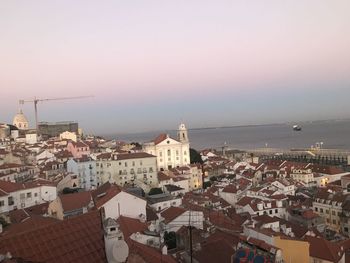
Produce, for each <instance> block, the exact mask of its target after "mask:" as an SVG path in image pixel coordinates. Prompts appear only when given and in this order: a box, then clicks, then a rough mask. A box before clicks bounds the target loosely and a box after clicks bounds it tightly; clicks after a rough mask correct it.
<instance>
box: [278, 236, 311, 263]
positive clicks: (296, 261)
mask: <svg viewBox="0 0 350 263" xmlns="http://www.w3.org/2000/svg"><path fill="white" fill-rule="evenodd" d="M274 245H275V246H276V247H278V248H280V249H281V250H282V256H283V262H285V263H309V262H310V256H309V247H310V245H309V243H308V242H307V241H302V240H296V239H291V238H285V237H282V238H281V237H280V236H275V237H274Z"/></svg>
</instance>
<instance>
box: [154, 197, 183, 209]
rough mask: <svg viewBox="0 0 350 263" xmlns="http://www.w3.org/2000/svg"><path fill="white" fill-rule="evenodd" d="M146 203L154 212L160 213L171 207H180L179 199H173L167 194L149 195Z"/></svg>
mask: <svg viewBox="0 0 350 263" xmlns="http://www.w3.org/2000/svg"><path fill="white" fill-rule="evenodd" d="M147 201H148V203H149V206H150V207H152V208H153V209H154V210H156V211H162V210H164V209H167V208H169V207H172V206H174V207H178V206H180V205H182V198H181V197H175V196H172V195H170V194H168V193H164V194H157V195H150V196H148V197H147Z"/></svg>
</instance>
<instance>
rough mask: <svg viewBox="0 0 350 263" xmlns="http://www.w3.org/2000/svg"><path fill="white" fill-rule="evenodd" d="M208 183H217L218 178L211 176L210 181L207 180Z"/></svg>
mask: <svg viewBox="0 0 350 263" xmlns="http://www.w3.org/2000/svg"><path fill="white" fill-rule="evenodd" d="M209 180H210V181H212V182H215V181H217V180H218V178H217V177H216V176H212V177H210V179H209Z"/></svg>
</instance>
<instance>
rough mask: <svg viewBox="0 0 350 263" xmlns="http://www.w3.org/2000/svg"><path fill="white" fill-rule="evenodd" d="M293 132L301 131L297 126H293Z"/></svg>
mask: <svg viewBox="0 0 350 263" xmlns="http://www.w3.org/2000/svg"><path fill="white" fill-rule="evenodd" d="M293 130H294V131H301V127H300V126H299V125H293Z"/></svg>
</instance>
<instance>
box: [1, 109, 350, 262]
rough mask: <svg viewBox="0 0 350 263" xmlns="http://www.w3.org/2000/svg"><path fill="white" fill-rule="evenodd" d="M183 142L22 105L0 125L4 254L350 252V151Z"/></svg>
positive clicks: (83, 257)
mask: <svg viewBox="0 0 350 263" xmlns="http://www.w3.org/2000/svg"><path fill="white" fill-rule="evenodd" d="M190 142H191V138H190V137H189V134H188V129H187V127H186V126H185V124H180V125H179V127H178V128H177V134H176V135H175V136H171V135H169V134H166V133H163V134H160V135H159V136H157V137H156V138H150V139H149V141H147V142H131V143H129V142H122V141H118V140H107V139H104V138H102V137H99V136H87V135H84V134H83V132H82V130H81V129H80V128H79V125H78V123H74V122H73V123H72V122H61V123H39V126H38V130H32V129H29V123H28V121H27V119H26V117H25V116H24V114H23V112H22V111H20V112H19V113H18V114H17V115H16V116H15V117H14V121H13V124H11V125H10V124H1V125H0V220H1V221H0V222H1V224H0V254H1V255H0V262H198V263H201V262H237V263H238V262H350V240H349V236H350V217H349V216H350V195H349V194H348V193H349V192H350V172H347V170H348V163H345V164H343V165H336V164H329V163H328V164H325V163H317V162H307V161H305V159H303V158H300V159H298V160H293V161H291V160H288V159H287V158H284V157H283V155H281V154H278V155H277V156H276V154H273V153H271V154H270V156H269V158H262V157H261V156H259V155H256V154H253V153H249V152H246V151H239V150H236V151H225V149H223V150H222V151H220V150H218V149H192V148H190ZM275 157H278V158H275Z"/></svg>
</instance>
